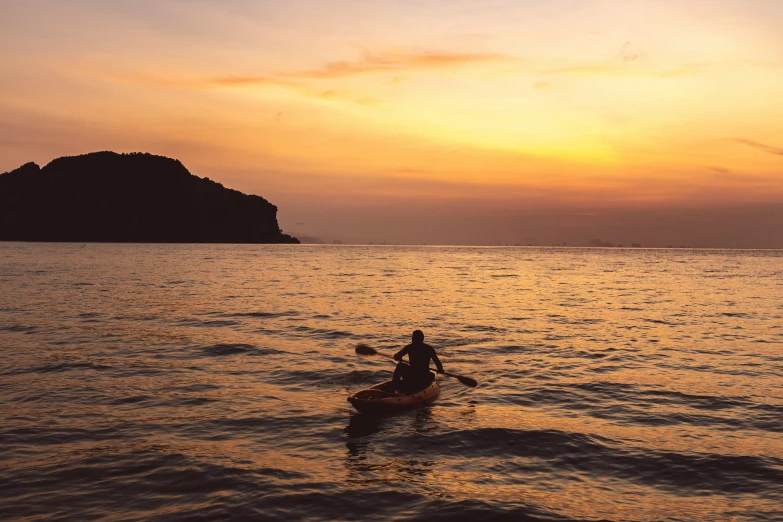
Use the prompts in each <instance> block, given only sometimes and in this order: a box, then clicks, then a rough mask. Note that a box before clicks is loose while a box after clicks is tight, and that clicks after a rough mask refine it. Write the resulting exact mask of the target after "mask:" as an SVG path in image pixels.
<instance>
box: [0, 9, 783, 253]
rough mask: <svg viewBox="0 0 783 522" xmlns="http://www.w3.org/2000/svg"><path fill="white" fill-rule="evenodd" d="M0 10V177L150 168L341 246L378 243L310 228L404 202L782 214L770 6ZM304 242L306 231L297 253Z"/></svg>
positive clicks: (774, 12)
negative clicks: (174, 161)
mask: <svg viewBox="0 0 783 522" xmlns="http://www.w3.org/2000/svg"><path fill="white" fill-rule="evenodd" d="M0 10H1V11H2V16H1V17H0V44H2V45H0V57H1V59H2V62H3V68H2V70H1V71H0V172H3V171H6V170H11V169H14V168H16V167H18V166H19V165H21V164H22V163H24V162H27V161H36V162H39V163H41V164H45V163H46V162H48V161H50V160H51V159H53V158H55V157H57V156H60V155H73V154H81V153H85V152H90V151H94V150H105V149H110V150H116V151H123V152H128V151H148V152H151V153H155V154H162V155H166V156H171V157H176V158H178V159H180V160H182V162H183V163H184V164H185V165H186V166H187V167H188V168H189V169H190V170H191V171H192V172H193V173H194V174H197V175H200V176H207V175H208V176H210V177H211V178H212V179H216V180H218V181H220V182H222V183H224V184H226V185H227V186H231V187H235V188H238V189H240V190H244V191H249V192H254V193H259V194H262V195H264V196H265V197H267V198H268V199H270V200H271V201H273V202H274V203H275V204H277V205H278V206H280V209H281V210H280V212H281V214H280V218H281V223H282V224H283V226H284V228H286V229H289V231H291V232H292V233H294V234H296V233H297V232H299V233H307V234H314V235H319V234H320V235H325V236H329V235H331V236H334V237H336V236H337V235H339V234H343V235H344V236H345V237H346V238H347V239H354V240H370V239H373V237H372V236H371V235H369V234H363V233H358V232H357V233H356V234H354V235H351V234H352V231H350V230H347V229H345V228H344V227H343V228H341V226H338V224H337V223H338V221H337V219H338V218H336V217H335V218H334V221H329V219H327V218H326V217H325V216H326V214H329V215H332V216H333V215H334V209H335V208H345V207H346V206H355V205H366V206H377V205H383V204H384V202H386V203H389V204H391V203H392V202H401V201H406V200H414V201H420V202H421V203H420V204H421V205H428V204H429V203H431V202H435V203H436V204H438V202H441V203H443V202H444V201H463V200H470V201H472V202H473V203H472V204H473V205H474V206H475V208H479V207H481V208H485V207H488V206H489V207H493V208H503V209H509V212H511V211H514V210H515V209H517V210H518V209H520V208H524V209H536V210H537V211H539V210H540V209H542V208H548V209H562V208H565V207H567V208H571V209H586V208H589V209H592V210H595V209H604V210H605V209H614V210H618V209H628V208H640V207H643V208H646V209H655V208H659V207H660V206H662V205H663V206H672V205H673V206H678V205H679V206H681V205H687V206H690V207H694V206H696V207H703V206H708V207H714V206H721V205H724V206H725V205H729V206H731V205H770V204H775V205H777V204H780V203H781V202H783V176H781V174H782V173H783V172H782V171H783V126H782V125H781V122H783V103H781V96H783V36H782V35H781V33H780V30H779V26H780V21H781V20H783V4H781V3H779V2H772V1H764V0H759V1H747V2H739V1H714V0H710V1H707V0H704V1H688V2H654V1H634V2H616V1H610V0H607V1H600V0H596V1H583V2H569V1H551V2H537V1H498V2H471V1H460V2H453V1H448V2H447V1H443V2H441V1H436V2H427V3H421V2H392V1H370V2H354V1H348V0H344V1H331V2H321V1H315V0H313V1H295V2H261V1H249V0H230V1H221V2H210V1H204V0H199V1H184V0H183V1H168V2H153V1H137V2H94V1H88V0H79V1H73V2H67V3H64V2H53V1H51V2H49V1H32V2H25V3H22V2H4V3H3V5H2V7H0ZM316 201H319V202H320V203H321V204H322V205H323V208H324V209H326V208H327V207H328V208H329V209H331V210H328V212H327V210H324V211H323V212H324V213H323V214H318V213H317V212H316V211H315V210H314V205H315V202H316ZM395 204H396V203H395ZM444 204H445V203H444ZM462 204H465V203H462ZM476 205H477V206H476ZM379 219H380V220H381V221H382V219H381V218H379ZM384 219H385V218H384ZM300 220H302V221H307V223H308V225H306V226H308V227H313V228H308V229H306V230H303V231H297V230H294V229H293V227H294V222H298V221H300ZM316 223H321V225H322V226H321V227H320V228H319V226H318V225H317V224H316ZM330 227H331V228H330ZM522 233H523V232H519V231H515V232H514V234H517V235H519V234H522ZM509 234H511V233H510V232H509ZM526 235H529V236H535V234H534V233H533V232H530V233H528V234H526ZM410 237H411V241H413V242H416V241H430V240H432V239H431V238H429V237H428V236H417V235H412V236H410ZM547 237H549V236H547ZM558 237H559V236H558ZM378 239H388V240H390V241H391V240H397V239H398V238H397V237H393V235H389V236H383V237H379V238H378ZM399 239H401V240H404V235H400V238H399ZM501 239H503V240H504V241H512V242H513V241H515V239H514V238H513V237H512V236H511V235H508V236H503V238H501ZM661 240H662V241H663V239H661Z"/></svg>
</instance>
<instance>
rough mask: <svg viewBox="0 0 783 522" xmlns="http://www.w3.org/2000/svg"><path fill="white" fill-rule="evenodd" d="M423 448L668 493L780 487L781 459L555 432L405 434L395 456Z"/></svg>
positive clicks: (762, 490) (765, 490) (487, 430)
mask: <svg viewBox="0 0 783 522" xmlns="http://www.w3.org/2000/svg"><path fill="white" fill-rule="evenodd" d="M425 448H427V450H428V452H430V454H432V449H433V448H435V449H436V450H435V451H436V454H438V455H449V456H460V455H462V456H464V455H470V456H471V457H474V458H475V457H476V456H487V457H492V458H493V459H495V460H502V459H508V458H516V459H522V460H519V461H515V462H516V463H517V464H518V465H519V466H522V468H523V469H526V468H530V469H529V471H532V470H542V469H543V470H550V471H554V470H561V471H570V472H580V473H588V474H597V475H604V476H610V477H615V478H622V479H624V480H630V481H633V482H637V483H639V484H644V485H648V486H653V487H657V488H663V489H667V490H671V491H681V490H683V489H687V490H691V491H692V492H695V491H705V492H706V491H711V492H721V493H740V492H742V493H774V492H776V491H778V486H779V484H781V483H783V459H777V458H774V457H759V456H750V455H721V454H705V453H695V452H694V453H677V452H671V451H659V450H651V449H649V448H640V447H633V446H629V445H627V444H624V445H621V444H618V443H617V442H616V441H613V440H610V439H606V438H604V437H599V436H596V435H586V434H583V433H574V432H563V431H557V430H520V429H510V428H476V429H470V430H459V431H451V432H445V433H439V434H434V435H430V434H415V435H407V436H404V437H402V438H401V440H399V441H398V443H397V445H396V449H397V452H398V454H399V452H400V451H402V452H405V453H410V454H416V453H419V452H421V451H422V450H423V449H425ZM531 459H532V461H531Z"/></svg>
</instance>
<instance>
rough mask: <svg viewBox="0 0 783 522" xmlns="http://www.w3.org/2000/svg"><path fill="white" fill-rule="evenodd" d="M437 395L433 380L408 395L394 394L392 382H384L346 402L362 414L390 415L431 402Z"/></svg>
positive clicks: (438, 390) (435, 384) (438, 388)
mask: <svg viewBox="0 0 783 522" xmlns="http://www.w3.org/2000/svg"><path fill="white" fill-rule="evenodd" d="M439 393H440V386H438V383H437V382H435V381H434V380H433V381H432V383H431V384H430V385H429V386H427V387H426V388H424V389H423V390H419V391H417V392H414V393H408V394H400V393H395V392H394V388H392V382H391V381H386V382H382V383H380V384H376V385H375V386H372V387H371V388H365V389H364V390H360V391H358V392H356V393H354V394H353V395H351V396H350V397H348V402H350V403H351V404H353V407H354V408H356V409H357V410H359V411H360V412H362V413H390V412H395V411H401V410H405V409H408V408H412V407H414V406H416V405H418V404H423V403H425V402H428V401H431V400H432V399H434V398H435V397H437V396H438V394H439Z"/></svg>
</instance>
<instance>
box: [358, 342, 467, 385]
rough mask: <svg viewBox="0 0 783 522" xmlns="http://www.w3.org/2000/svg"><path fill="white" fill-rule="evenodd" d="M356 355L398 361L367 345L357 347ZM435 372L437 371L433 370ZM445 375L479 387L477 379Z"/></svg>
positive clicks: (451, 374) (450, 374)
mask: <svg viewBox="0 0 783 522" xmlns="http://www.w3.org/2000/svg"><path fill="white" fill-rule="evenodd" d="M356 353H357V354H359V355H383V356H384V357H388V358H389V359H392V360H396V359H394V357H392V356H391V355H388V354H385V353H381V352H379V351H378V350H376V349H375V348H373V347H372V346H367V345H366V344H358V345H356ZM433 371H435V370H433ZM443 375H448V376H449V377H454V378H455V379H457V380H459V382H461V383H462V384H464V385H465V386H470V387H471V388H475V387H476V386H478V382H476V379H471V378H470V377H465V376H462V375H454V374H453V373H448V372H443Z"/></svg>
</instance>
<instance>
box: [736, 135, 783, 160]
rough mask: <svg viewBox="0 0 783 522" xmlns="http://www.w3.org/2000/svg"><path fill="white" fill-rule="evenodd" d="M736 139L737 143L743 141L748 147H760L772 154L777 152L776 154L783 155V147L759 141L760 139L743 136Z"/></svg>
mask: <svg viewBox="0 0 783 522" xmlns="http://www.w3.org/2000/svg"><path fill="white" fill-rule="evenodd" d="M734 141H736V142H737V143H742V144H743V145H747V146H748V147H753V148H754V149H759V150H763V151H764V152H768V153H770V154H775V155H776V156H783V148H780V147H773V146H771V145H765V144H764V143H759V142H758V141H753V140H746V139H742V138H735V139H734Z"/></svg>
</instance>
